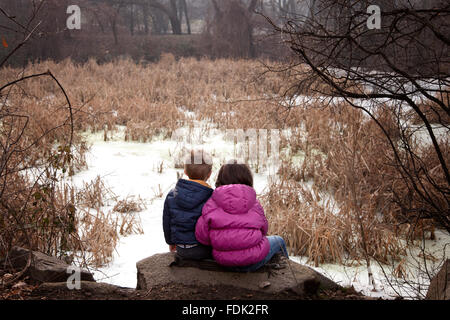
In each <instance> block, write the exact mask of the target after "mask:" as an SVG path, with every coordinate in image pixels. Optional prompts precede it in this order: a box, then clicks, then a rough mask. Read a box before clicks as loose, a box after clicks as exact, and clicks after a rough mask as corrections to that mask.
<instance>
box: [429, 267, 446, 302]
mask: <svg viewBox="0 0 450 320" xmlns="http://www.w3.org/2000/svg"><path fill="white" fill-rule="evenodd" d="M425 299H426V300H450V259H447V261H445V263H444V265H443V266H442V268H441V270H440V271H439V272H438V274H437V275H436V276H434V278H433V279H432V280H431V283H430V287H429V288H428V292H427V296H426V297H425Z"/></svg>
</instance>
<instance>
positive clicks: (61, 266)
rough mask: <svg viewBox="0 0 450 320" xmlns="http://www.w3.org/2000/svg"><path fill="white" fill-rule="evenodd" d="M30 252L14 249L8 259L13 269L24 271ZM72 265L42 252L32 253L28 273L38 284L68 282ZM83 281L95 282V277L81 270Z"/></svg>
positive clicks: (18, 248)
mask: <svg viewBox="0 0 450 320" xmlns="http://www.w3.org/2000/svg"><path fill="white" fill-rule="evenodd" d="M28 255H29V250H27V249H24V248H20V247H13V248H12V250H11V253H10V255H9V257H8V259H9V262H10V264H11V267H12V268H14V269H16V270H19V271H20V270H22V269H23V268H24V267H25V266H26V264H27V261H28ZM69 267H70V265H68V264H67V263H65V262H64V261H62V260H61V259H58V258H55V257H52V256H49V255H46V254H43V253H41V252H37V251H32V252H31V265H30V267H29V269H28V271H27V273H26V275H27V276H29V277H30V278H31V279H33V280H34V281H37V282H66V281H67V278H68V277H69V276H70V273H68V272H67V270H68V268H69ZM80 278H81V280H82V281H91V282H95V280H94V277H93V275H92V274H91V273H90V272H88V271H86V270H81V274H80Z"/></svg>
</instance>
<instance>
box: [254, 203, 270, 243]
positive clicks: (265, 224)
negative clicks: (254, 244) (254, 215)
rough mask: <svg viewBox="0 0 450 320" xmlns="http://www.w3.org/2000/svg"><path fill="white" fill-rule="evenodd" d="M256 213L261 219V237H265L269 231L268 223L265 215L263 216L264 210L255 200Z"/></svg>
mask: <svg viewBox="0 0 450 320" xmlns="http://www.w3.org/2000/svg"><path fill="white" fill-rule="evenodd" d="M256 211H257V212H258V213H259V214H260V216H261V219H262V224H263V225H262V227H261V232H262V234H263V236H266V235H267V232H268V231H269V222H268V221H267V218H266V215H265V214H264V209H263V207H262V206H261V203H259V201H258V200H256Z"/></svg>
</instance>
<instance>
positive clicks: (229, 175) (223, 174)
mask: <svg viewBox="0 0 450 320" xmlns="http://www.w3.org/2000/svg"><path fill="white" fill-rule="evenodd" d="M228 184H245V185H247V186H249V187H252V188H253V176H252V172H251V171H250V169H249V167H248V166H247V165H246V164H238V163H237V161H235V160H233V161H231V162H230V163H227V164H224V165H223V166H222V168H220V170H219V174H218V176H217V181H216V188H218V187H221V186H226V185H228Z"/></svg>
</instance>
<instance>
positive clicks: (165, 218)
mask: <svg viewBox="0 0 450 320" xmlns="http://www.w3.org/2000/svg"><path fill="white" fill-rule="evenodd" d="M170 195H171V192H169V194H168V195H167V197H166V200H165V201H164V210H163V230H164V238H165V239H166V243H167V244H168V245H174V243H172V240H171V239H172V237H171V233H170V212H169V201H168V200H169V196H170Z"/></svg>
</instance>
